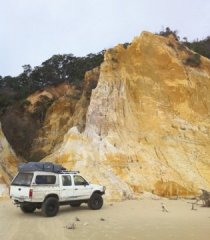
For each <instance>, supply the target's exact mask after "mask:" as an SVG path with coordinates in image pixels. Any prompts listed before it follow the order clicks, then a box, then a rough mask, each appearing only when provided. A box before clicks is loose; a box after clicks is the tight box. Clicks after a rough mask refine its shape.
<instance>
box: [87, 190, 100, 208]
mask: <svg viewBox="0 0 210 240" xmlns="http://www.w3.org/2000/svg"><path fill="white" fill-rule="evenodd" d="M102 206H103V198H102V196H101V194H99V193H93V195H92V196H91V198H90V199H89V201H88V207H89V208H90V209H92V210H98V209H100V208H102Z"/></svg>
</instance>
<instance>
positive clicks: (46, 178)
mask: <svg viewBox="0 0 210 240" xmlns="http://www.w3.org/2000/svg"><path fill="white" fill-rule="evenodd" d="M35 182H36V184H55V182H56V176H54V175H37V176H36V180H35Z"/></svg>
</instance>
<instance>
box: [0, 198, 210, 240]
mask: <svg viewBox="0 0 210 240" xmlns="http://www.w3.org/2000/svg"><path fill="white" fill-rule="evenodd" d="M188 202H189V200H168V199H159V200H152V199H142V200H130V201H124V202H118V203H113V204H110V203H105V205H104V207H103V208H102V209H101V210H99V211H93V210H89V209H88V208H87V207H86V206H85V205H84V206H81V207H80V208H70V207H68V206H64V207H61V208H60V212H59V214H58V215H57V216H56V217H54V218H45V217H43V216H42V215H41V212H40V211H36V212H35V213H33V214H29V215H27V214H23V213H22V212H21V211H20V209H19V208H16V207H15V206H14V205H13V204H12V202H11V201H10V200H1V201H0V239H1V240H20V239H21V240H26V239H27V240H28V239H30V240H45V239H46V240H67V239H85V240H95V239H97V240H98V239H100V240H108V239H120V240H123V239H125V240H128V239H129V240H130V239H131V240H134V239H137V240H139V239H149V240H152V239H155V240H159V239H161V240H164V239H165V240H166V239H167V240H170V239H180V240H181V239H183V240H188V239H189V240H201V239H202V240H207V239H209V238H210V227H209V225H210V209H209V208H204V207H201V206H196V209H197V210H191V204H189V203H188ZM161 203H163V204H164V206H165V207H166V208H167V209H168V212H163V211H162V207H161ZM76 217H78V218H79V219H80V221H75V218H76ZM101 218H103V219H104V221H101ZM73 222H75V224H76V229H74V230H70V229H67V228H65V226H66V225H69V224H70V223H73Z"/></svg>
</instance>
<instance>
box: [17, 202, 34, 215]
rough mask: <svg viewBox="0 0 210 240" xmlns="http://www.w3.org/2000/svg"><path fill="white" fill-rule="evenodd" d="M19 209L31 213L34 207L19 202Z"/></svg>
mask: <svg viewBox="0 0 210 240" xmlns="http://www.w3.org/2000/svg"><path fill="white" fill-rule="evenodd" d="M20 209H21V210H22V212H24V213H33V212H34V211H35V210H36V207H35V206H33V205H32V204H20Z"/></svg>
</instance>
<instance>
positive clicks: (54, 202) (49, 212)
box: [42, 197, 59, 217]
mask: <svg viewBox="0 0 210 240" xmlns="http://www.w3.org/2000/svg"><path fill="white" fill-rule="evenodd" d="M58 210H59V202H58V199H57V198H55V197H49V198H47V199H46V200H45V201H44V202H43V204H42V213H43V214H44V215H45V216H46V217H54V216H55V215H56V214H57V213H58Z"/></svg>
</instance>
